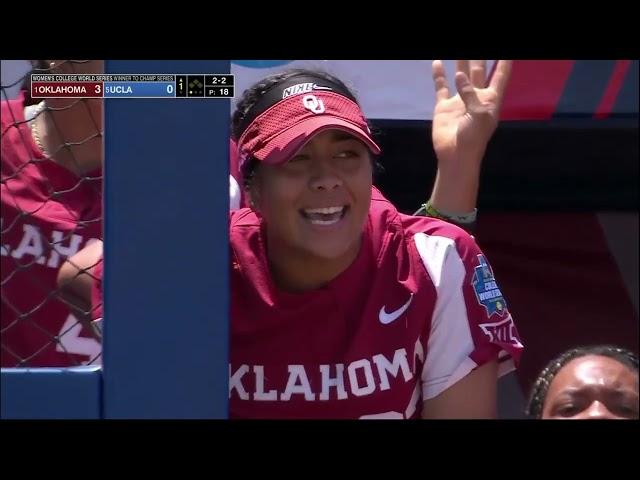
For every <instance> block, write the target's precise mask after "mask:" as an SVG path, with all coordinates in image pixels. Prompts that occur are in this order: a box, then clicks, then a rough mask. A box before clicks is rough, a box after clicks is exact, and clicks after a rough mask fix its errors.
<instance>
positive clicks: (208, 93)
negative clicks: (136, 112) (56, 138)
mask: <svg viewBox="0 0 640 480" xmlns="http://www.w3.org/2000/svg"><path fill="white" fill-rule="evenodd" d="M233 96H234V82H233V75H229V74H220V75H212V74H176V75H167V74H157V75H153V74H148V73H145V74H142V73H141V74H135V75H134V74H111V75H44V74H32V75H31V97H32V98H55V97H58V98H233Z"/></svg>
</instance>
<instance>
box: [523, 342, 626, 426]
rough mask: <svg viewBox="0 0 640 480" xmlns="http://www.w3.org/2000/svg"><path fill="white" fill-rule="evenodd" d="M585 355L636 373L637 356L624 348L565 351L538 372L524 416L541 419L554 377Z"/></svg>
mask: <svg viewBox="0 0 640 480" xmlns="http://www.w3.org/2000/svg"><path fill="white" fill-rule="evenodd" d="M587 355H597V356H600V357H609V358H612V359H614V360H616V361H618V362H620V363H621V364H623V365H625V366H626V367H628V368H629V369H631V370H633V371H635V372H636V373H637V372H638V356H637V355H636V354H634V353H633V352H631V351H629V350H626V349H624V348H620V347H615V346H613V345H595V346H586V347H578V348H573V349H571V350H567V351H566V352H564V353H562V354H561V355H559V356H558V357H556V358H554V359H553V360H551V361H550V362H549V363H548V364H547V366H546V367H545V368H544V369H543V370H542V372H540V375H538V378H537V379H536V381H535V382H534V384H533V388H532V390H531V395H530V396H529V402H528V404H527V408H526V410H525V414H526V415H527V416H528V417H530V418H535V419H540V418H542V409H543V407H544V402H545V399H546V398H547V392H548V391H549V386H550V385H551V383H552V382H553V379H554V378H555V376H556V375H557V374H558V372H559V371H560V370H562V368H563V367H564V366H565V365H566V364H567V363H569V362H570V361H572V360H575V359H576V358H580V357H585V356H587Z"/></svg>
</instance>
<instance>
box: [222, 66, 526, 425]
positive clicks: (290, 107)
mask: <svg viewBox="0 0 640 480" xmlns="http://www.w3.org/2000/svg"><path fill="white" fill-rule="evenodd" d="M509 71H510V62H506V61H500V62H499V63H498V65H497V68H496V71H495V74H494V75H493V77H492V79H491V82H490V84H489V85H488V86H486V85H485V72H484V63H483V62H481V61H475V62H472V63H471V64H470V62H468V61H460V62H458V72H457V73H456V78H455V82H456V87H457V90H458V92H459V93H458V94H457V95H455V96H450V94H449V87H448V85H447V79H446V77H445V73H444V68H443V66H442V63H441V62H440V61H436V62H434V64H433V75H434V81H435V85H436V97H437V103H436V107H435V112H434V121H433V132H432V135H433V144H434V148H435V150H436V154H437V156H438V168H439V172H438V178H437V180H436V185H435V188H434V191H433V195H432V197H431V199H430V202H429V204H428V208H427V210H428V212H427V213H428V214H430V215H435V216H444V215H441V212H443V211H446V212H456V211H457V212H461V211H462V212H464V211H466V210H468V209H470V208H471V207H473V206H474V204H475V198H476V195H477V180H478V173H479V166H480V163H481V159H482V156H483V154H484V150H485V148H486V145H487V142H488V141H489V139H490V137H491V135H492V133H493V131H494V130H495V127H496V124H497V119H498V114H499V109H500V102H501V99H502V94H503V92H504V89H505V85H506V83H507V80H508V76H509ZM232 133H233V136H234V138H235V139H236V141H237V145H238V153H239V170H240V173H241V176H242V181H243V185H244V189H245V196H246V200H247V202H248V204H249V206H250V208H243V209H240V210H237V211H235V212H232V213H231V215H230V243H231V261H232V268H231V349H230V365H229V398H230V400H229V401H230V415H231V417H232V418H362V419H368V418H397V419H402V418H407V419H408V418H420V417H422V418H492V417H494V416H495V415H496V384H497V378H498V375H499V374H500V373H503V372H506V371H508V370H509V369H510V368H512V367H513V360H517V359H518V357H519V356H520V354H521V351H522V344H521V343H520V340H519V338H518V333H517V330H516V327H515V325H514V323H513V319H512V317H511V314H510V312H509V309H508V305H507V302H506V301H505V299H504V298H503V296H502V293H501V292H500V288H499V286H498V285H497V283H496V280H495V278H494V275H493V271H492V269H491V267H490V265H489V262H488V259H487V258H486V257H485V256H484V255H483V253H482V251H481V250H480V249H479V247H478V246H477V245H476V243H475V241H474V240H473V238H472V237H471V236H470V235H469V234H467V233H466V232H465V231H464V230H462V229H461V228H458V227H456V226H454V225H452V224H451V223H446V222H444V221H442V220H440V219H435V218H427V217H421V216H408V215H403V214H401V213H399V212H398V211H397V210H396V209H395V208H394V207H393V205H392V204H391V203H390V202H388V201H387V200H386V199H385V198H384V197H383V196H382V194H381V193H380V192H379V191H378V190H376V188H375V187H373V186H372V173H373V167H374V165H375V160H374V159H375V157H376V156H377V155H379V154H380V153H381V152H380V148H379V147H378V145H377V144H376V142H375V141H374V139H373V138H372V136H371V134H370V130H369V127H368V125H367V122H366V120H365V118H364V116H363V114H362V111H361V110H360V107H359V105H358V103H357V101H356V99H355V97H354V96H353V94H352V93H351V92H350V91H349V89H348V88H347V87H346V86H345V85H344V84H343V83H342V82H341V81H340V80H338V79H337V78H335V77H333V76H331V75H328V74H326V73H320V72H315V71H308V70H294V71H289V72H286V73H282V74H277V75H273V76H270V77H267V78H265V79H264V80H263V81H261V82H259V83H258V84H256V85H254V86H253V87H252V88H250V89H248V90H247V91H245V92H244V94H243V96H242V98H241V99H240V101H239V102H238V104H237V108H236V111H235V113H234V115H233V119H232ZM465 170H466V172H465ZM461 171H462V172H463V173H460V172H461ZM454 172H455V173H454ZM454 174H458V175H461V177H460V178H456V179H453V181H452V182H453V183H451V182H450V181H451V180H452V179H451V175H454ZM447 182H449V183H447ZM452 184H453V185H458V186H459V187H460V190H458V191H451V190H452V189H451V188H450V186H451V185H452ZM444 185H449V186H448V187H444ZM465 202H466V203H465ZM438 212H440V213H438ZM463 217H468V215H463Z"/></svg>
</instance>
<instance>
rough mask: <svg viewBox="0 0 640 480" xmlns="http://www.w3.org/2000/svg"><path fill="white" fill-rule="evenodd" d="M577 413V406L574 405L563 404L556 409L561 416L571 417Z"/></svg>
mask: <svg viewBox="0 0 640 480" xmlns="http://www.w3.org/2000/svg"><path fill="white" fill-rule="evenodd" d="M578 413H580V412H579V411H578V407H576V406H575V405H564V406H562V407H560V408H559V409H558V414H560V415H562V416H563V417H572V416H574V415H576V414H578Z"/></svg>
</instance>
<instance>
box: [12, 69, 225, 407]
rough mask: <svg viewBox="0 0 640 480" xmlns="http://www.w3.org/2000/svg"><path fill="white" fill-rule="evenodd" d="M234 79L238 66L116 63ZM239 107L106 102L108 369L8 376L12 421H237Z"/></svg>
mask: <svg viewBox="0 0 640 480" xmlns="http://www.w3.org/2000/svg"><path fill="white" fill-rule="evenodd" d="M106 71H107V73H212V74H213V73H229V71H230V64H229V61H130V60H128V61H107V62H106ZM229 108H230V105H229V100H223V99H189V98H186V99H110V100H105V127H104V131H105V135H104V140H105V167H104V178H105V182H104V185H105V186H104V188H105V191H104V193H105V195H104V202H105V205H104V207H105V208H104V218H105V225H104V241H105V267H104V322H103V328H104V342H103V367H102V369H100V368H96V367H78V368H68V369H55V368H46V369H45V368H42V369H2V385H1V387H2V388H1V390H2V398H1V400H2V410H1V416H2V418H61V419H66V418H85V419H87V418H89V419H96V418H107V419H115V418H118V419H132V418H141V419H161V418H162V419H164V418H170V419H184V418H226V417H227V414H228V401H227V400H228V310H229V306H228V304H229V295H228V291H229V289H228V274H227V272H228V268H227V265H228V234H227V224H228V213H227V212H228V208H229V207H228V202H229V172H228V169H229V166H228V164H229V161H228V158H229V153H228V138H229V137H228V134H229V133H228V132H229V127H228V125H229Z"/></svg>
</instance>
